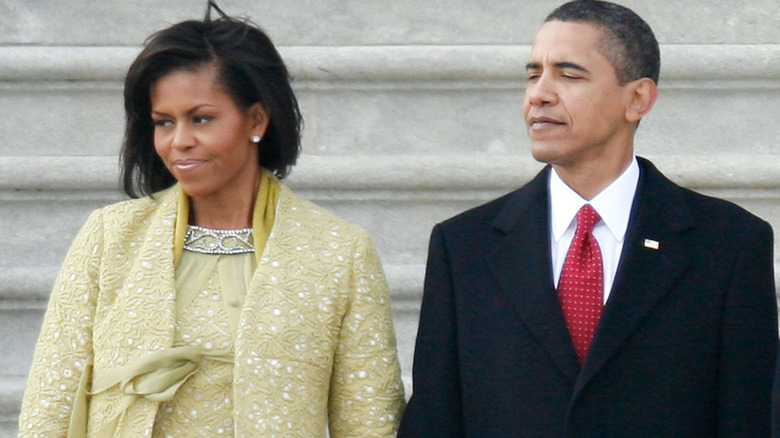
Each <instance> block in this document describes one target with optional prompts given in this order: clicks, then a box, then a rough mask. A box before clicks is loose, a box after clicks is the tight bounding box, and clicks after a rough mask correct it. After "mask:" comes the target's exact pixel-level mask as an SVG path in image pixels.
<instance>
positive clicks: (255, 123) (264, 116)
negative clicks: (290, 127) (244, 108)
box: [249, 103, 270, 137]
mask: <svg viewBox="0 0 780 438" xmlns="http://www.w3.org/2000/svg"><path fill="white" fill-rule="evenodd" d="M249 118H250V121H251V123H252V135H259V136H260V137H263V136H264V135H265V131H266V130H267V129H268V123H270V119H269V118H268V112H266V110H265V108H264V107H263V105H261V104H260V103H256V104H254V105H252V106H251V107H249Z"/></svg>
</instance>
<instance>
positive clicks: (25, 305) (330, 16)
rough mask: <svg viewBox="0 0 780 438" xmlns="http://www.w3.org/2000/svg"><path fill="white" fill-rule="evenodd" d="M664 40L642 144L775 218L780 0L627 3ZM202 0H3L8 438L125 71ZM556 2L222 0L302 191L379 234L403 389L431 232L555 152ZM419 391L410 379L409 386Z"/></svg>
mask: <svg viewBox="0 0 780 438" xmlns="http://www.w3.org/2000/svg"><path fill="white" fill-rule="evenodd" d="M622 3H623V4H625V5H627V6H629V7H631V8H633V9H634V10H635V11H637V12H638V13H639V14H640V15H642V16H643V17H644V18H645V19H646V20H647V21H648V22H649V23H650V25H651V26H652V27H653V28H654V30H655V32H656V35H657V36H658V39H659V41H660V42H661V44H662V47H661V52H662V73H661V83H660V89H661V91H660V98H659V101H658V103H657V105H656V107H655V108H654V110H653V111H652V112H651V114H650V115H649V116H648V117H646V118H645V120H643V122H642V126H641V128H640V130H639V133H638V137H637V143H636V144H637V153H638V154H640V155H643V156H647V157H649V158H651V159H653V160H654V161H655V162H656V164H657V165H658V166H659V167H660V168H661V170H663V171H664V172H666V173H667V175H669V176H670V177H671V178H673V179H674V180H676V181H677V182H679V183H681V184H683V185H685V186H687V187H691V188H694V189H698V190H700V191H704V192H706V193H709V194H714V195H717V196H722V197H726V198H728V199H730V200H733V201H735V202H737V203H739V204H741V205H743V206H745V207H746V208H748V209H749V210H751V211H753V212H755V213H756V214H758V215H760V216H762V217H764V218H765V219H767V220H769V221H770V222H771V223H772V224H773V226H774V227H775V229H777V230H780V202H778V201H780V146H778V145H777V144H776V142H777V141H778V139H780V124H778V123H777V122H776V119H777V117H778V115H780V93H778V91H780V33H779V32H777V30H778V28H780V26H779V25H780V5H778V3H777V0H746V1H743V2H740V3H739V7H738V8H735V7H734V5H733V4H732V3H727V2H724V1H716V2H713V1H710V0H690V1H686V2H659V1H655V0H632V1H624V2H622ZM204 4H205V2H202V1H186V2H185V1H179V2H162V1H159V0H138V1H133V2H127V1H125V2H120V1H116V0H107V1H103V2H88V1H84V0H70V1H66V2H55V1H51V0H4V1H3V2H2V3H0V230H4V233H3V236H4V240H5V244H4V245H0V352H3V354H0V437H3V436H12V435H13V434H14V431H15V429H16V424H15V422H16V415H17V412H18V404H19V400H20V397H21V393H22V391H23V387H24V379H25V376H26V373H27V367H28V366H29V361H30V357H31V354H32V349H33V345H34V342H35V339H36V337H37V332H38V326H39V324H40V319H41V316H42V311H43V309H44V308H45V304H46V299H47V297H48V294H49V289H50V287H51V284H52V281H53V278H54V276H55V275H56V272H57V270H58V269H59V264H60V263H61V261H62V257H63V256H64V253H65V251H66V250H67V247H68V245H69V244H70V241H71V240H72V238H73V236H74V234H75V232H76V231H77V230H78V229H79V228H80V226H81V225H82V223H83V221H84V219H85V218H86V216H87V214H88V213H89V211H91V210H92V209H94V208H97V207H100V206H102V205H105V204H106V203H108V202H113V201H115V200H119V199H122V196H121V194H120V193H119V191H118V189H117V187H118V184H117V174H118V172H117V169H118V162H117V158H116V157H117V153H118V149H119V145H120V141H121V137H122V129H123V113H122V101H121V87H122V85H121V81H122V78H123V75H124V72H125V71H126V69H127V67H128V65H129V63H130V62H131V60H132V59H133V58H134V56H135V55H136V54H137V53H138V50H139V47H140V44H141V42H142V41H143V40H144V38H145V37H146V36H147V35H148V34H149V33H151V32H152V31H154V30H157V29H159V28H161V27H164V26H166V25H167V24H169V23H173V22H177V21H180V20H183V19H190V18H196V19H198V18H201V17H202V15H203V12H204V10H205V7H204ZM557 5H558V2H557V1H535V2H531V1H505V0H479V1H478V0H459V1H454V0H432V1H427V2H419V1H412V0H400V1H396V2H382V1H377V0H360V1H358V0H321V1H312V0H292V1H289V2H276V1H249V0H233V1H230V0H224V1H221V2H220V6H221V7H222V8H223V9H224V10H225V11H226V12H228V13H230V14H233V15H248V16H250V17H251V18H252V19H253V20H254V21H256V22H258V23H260V24H261V25H262V26H263V27H264V28H265V29H266V30H267V31H268V32H269V33H270V35H271V36H272V38H273V39H274V41H275V42H276V44H277V45H278V46H279V48H280V51H281V53H282V55H283V57H284V58H285V60H286V62H287V63H288V66H289V67H290V69H291V72H292V74H293V76H294V77H295V78H296V81H295V82H294V86H295V88H296V92H297V95H298V97H299V100H300V103H301V106H302V111H303V114H304V118H305V120H306V129H305V132H304V145H303V148H304V154H303V156H302V158H301V160H300V164H299V165H298V166H296V168H295V169H294V170H293V173H292V175H291V177H290V179H289V183H290V185H291V186H292V187H293V188H294V189H296V191H297V192H299V193H300V194H303V195H304V196H306V197H309V198H310V199H313V200H314V201H315V202H318V203H320V204H321V205H323V206H325V207H327V208H330V209H332V210H334V211H336V212H337V213H338V214H340V215H341V216H343V217H345V218H347V219H349V220H351V221H353V222H356V223H359V224H361V225H363V226H364V227H366V228H368V229H369V231H371V233H372V235H373V237H374V240H375V242H376V244H377V246H378V248H379V251H380V254H381V256H382V259H383V262H384V264H385V268H386V271H387V273H388V277H389V281H390V286H391V289H392V297H393V306H394V311H395V313H394V315H395V318H396V329H397V333H398V337H399V349H400V350H399V353H400V356H401V359H402V366H403V372H404V377H405V379H406V381H407V383H408V382H409V380H410V374H411V357H412V353H413V343H414V336H415V332H416V324H417V317H418V311H419V300H420V296H421V283H422V278H423V274H424V263H425V255H426V247H427V239H428V233H429V232H430V229H431V227H432V226H433V225H434V224H435V223H436V222H437V221H440V220H442V219H445V218H447V217H449V216H451V215H453V214H455V213H457V212H460V211H462V210H464V209H466V208H469V207H471V206H474V205H477V204H479V203H482V202H484V201H487V200H489V199H492V198H494V197H496V196H498V195H500V194H502V193H505V192H507V191H509V190H511V189H513V188H516V187H518V186H520V185H521V184H523V183H524V182H525V181H526V180H528V179H529V178H530V177H532V176H533V175H534V174H535V173H536V172H537V171H538V170H539V169H540V168H541V165H540V164H538V163H536V162H534V161H533V160H532V159H531V158H530V153H529V148H530V146H529V142H528V139H527V137H526V135H525V131H524V128H523V126H522V116H521V100H522V93H523V87H524V82H525V81H524V79H523V77H524V72H523V70H524V65H525V62H526V59H527V56H528V53H529V51H530V46H529V45H530V43H531V41H532V38H533V35H534V33H535V31H536V29H537V28H538V26H539V24H540V23H541V22H542V20H543V19H544V16H545V15H546V14H547V13H548V12H549V11H551V10H552V9H553V8H554V7H555V6H557ZM407 391H410V388H408V389H407Z"/></svg>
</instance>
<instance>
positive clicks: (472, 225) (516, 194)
mask: <svg viewBox="0 0 780 438" xmlns="http://www.w3.org/2000/svg"><path fill="white" fill-rule="evenodd" d="M547 177H548V172H547V169H544V170H542V171H541V172H539V173H538V174H537V175H536V177H534V178H533V179H532V180H530V181H529V182H528V183H526V184H525V185H523V186H522V187H520V188H519V189H516V190H513V191H511V192H509V193H506V194H504V195H502V196H500V197H498V198H496V199H493V200H491V201H488V202H486V203H484V204H481V205H478V206H476V207H473V208H471V209H468V210H466V211H464V212H462V213H459V214H457V215H455V216H453V217H451V218H449V219H447V220H445V221H443V222H441V224H440V226H442V227H443V228H445V229H456V230H457V229H462V228H467V229H469V230H477V229H479V228H480V227H486V226H490V225H491V224H492V225H494V226H497V227H499V228H504V227H511V226H512V225H513V224H514V223H516V221H517V220H519V219H520V218H521V217H522V216H523V214H525V213H526V212H527V211H528V210H529V209H530V208H532V207H533V208H539V207H540V205H542V204H543V205H544V206H546V202H547V201H546V200H547ZM539 203H541V204H539ZM545 214H546V213H545Z"/></svg>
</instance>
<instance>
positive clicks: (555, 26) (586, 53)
mask: <svg viewBox="0 0 780 438" xmlns="http://www.w3.org/2000/svg"><path fill="white" fill-rule="evenodd" d="M601 42H602V30H601V29H600V28H599V27H597V26H596V25H593V24H590V23H582V22H573V21H555V20H554V21H548V22H546V23H544V25H542V27H541V28H539V31H538V32H537V33H536V36H535V37H534V41H533V44H532V46H531V55H530V57H529V62H532V63H541V62H551V63H562V62H576V61H577V60H580V61H584V60H585V59H587V58H589V57H591V56H593V55H596V54H598V55H601V52H600V50H599V49H600V46H601Z"/></svg>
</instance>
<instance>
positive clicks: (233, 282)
mask: <svg viewBox="0 0 780 438" xmlns="http://www.w3.org/2000/svg"><path fill="white" fill-rule="evenodd" d="M244 232H245V233H250V234H251V229H249V230H244ZM223 241H226V242H227V243H226V245H231V242H233V243H235V242H236V239H232V240H231V239H224V240H223ZM250 241H251V239H250ZM231 248H236V246H232V247H231ZM238 248H239V249H241V247H240V246H239V247H238ZM255 266H256V258H255V254H254V253H253V252H243V253H236V254H208V253H203V252H196V251H191V250H187V247H186V246H185V251H184V252H183V253H182V255H181V260H180V261H179V265H178V266H177V268H176V292H177V296H176V335H175V340H174V345H175V346H185V345H189V346H195V347H201V348H203V349H204V350H205V351H206V352H211V353H214V352H216V353H219V354H223V355H226V356H233V353H234V340H235V335H236V330H237V328H238V321H239V316H240V313H241V308H242V306H243V304H244V299H245V297H246V291H247V287H248V285H249V283H250V281H251V280H252V274H253V273H254V271H255ZM152 436H153V437H168V436H186V437H197V436H204V437H214V436H233V364H232V363H227V362H222V361H217V360H214V359H210V358H207V357H205V358H203V359H202V360H201V363H200V366H199V367H198V369H197V370H196V371H195V372H194V373H193V375H192V376H191V377H190V378H189V379H188V380H187V381H186V382H185V383H184V384H183V385H182V386H181V387H180V388H179V390H178V391H177V392H176V395H175V396H174V398H173V399H172V400H170V401H167V402H163V403H162V404H161V405H160V409H159V410H158V413H157V419H156V420H155V423H154V432H153V435H152Z"/></svg>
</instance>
